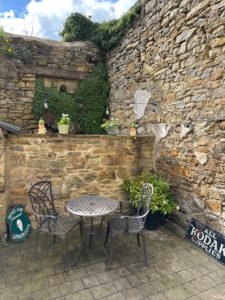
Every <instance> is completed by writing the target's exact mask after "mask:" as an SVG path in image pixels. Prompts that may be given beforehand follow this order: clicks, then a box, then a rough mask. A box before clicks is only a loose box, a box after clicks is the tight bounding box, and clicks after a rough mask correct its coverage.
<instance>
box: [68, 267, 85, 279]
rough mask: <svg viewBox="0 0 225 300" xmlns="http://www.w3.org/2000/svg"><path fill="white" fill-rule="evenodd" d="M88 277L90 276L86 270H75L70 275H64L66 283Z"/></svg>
mask: <svg viewBox="0 0 225 300" xmlns="http://www.w3.org/2000/svg"><path fill="white" fill-rule="evenodd" d="M86 276H88V274H87V271H86V270H85V268H73V269H71V270H70V271H69V272H68V273H65V274H64V278H65V280H66V281H73V280H76V279H79V278H82V277H86Z"/></svg>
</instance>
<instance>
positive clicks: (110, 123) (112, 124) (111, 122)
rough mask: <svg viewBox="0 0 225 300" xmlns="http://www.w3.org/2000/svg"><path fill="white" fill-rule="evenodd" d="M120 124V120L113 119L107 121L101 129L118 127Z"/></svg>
mask: <svg viewBox="0 0 225 300" xmlns="http://www.w3.org/2000/svg"><path fill="white" fill-rule="evenodd" d="M118 126H119V124H118V119H114V118H111V119H109V120H106V121H105V122H104V123H103V124H102V125H101V127H102V128H104V129H108V128H110V127H118Z"/></svg>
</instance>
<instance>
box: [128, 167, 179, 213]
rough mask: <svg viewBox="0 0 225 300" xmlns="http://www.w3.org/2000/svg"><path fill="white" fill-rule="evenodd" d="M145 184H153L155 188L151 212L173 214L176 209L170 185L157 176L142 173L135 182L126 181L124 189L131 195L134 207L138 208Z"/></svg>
mask: <svg viewBox="0 0 225 300" xmlns="http://www.w3.org/2000/svg"><path fill="white" fill-rule="evenodd" d="M144 183H151V184H152V185H153V187H154V193H153V198H152V201H151V204H150V211H151V212H156V211H160V212H161V213H162V214H164V215H167V214H171V213H172V212H173V210H174V209H175V208H176V203H175V200H174V195H173V193H172V191H171V189H170V186H169V183H168V182H167V181H166V180H165V179H164V178H162V177H161V176H159V175H157V174H152V173H146V172H145V173H142V174H141V175H139V176H136V177H135V178H134V179H133V180H128V179H125V180H124V182H123V189H124V190H125V191H126V192H128V193H129V194H130V201H131V202H132V204H133V206H134V207H138V203H139V201H140V199H141V188H142V186H143V184H144Z"/></svg>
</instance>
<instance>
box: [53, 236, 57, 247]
mask: <svg viewBox="0 0 225 300" xmlns="http://www.w3.org/2000/svg"><path fill="white" fill-rule="evenodd" d="M55 240H56V235H53V245H55Z"/></svg>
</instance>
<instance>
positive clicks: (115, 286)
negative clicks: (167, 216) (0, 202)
mask: <svg viewBox="0 0 225 300" xmlns="http://www.w3.org/2000/svg"><path fill="white" fill-rule="evenodd" d="M34 236H35V235H34V233H32V234H31V236H30V237H29V239H28V240H26V241H24V242H21V243H18V244H9V245H6V244H4V243H3V242H0V299H1V300H8V299H10V300H11V299H34V300H35V299H64V300H72V299H75V300H89V299H90V300H93V299H104V300H106V299H108V300H114V299H116V300H123V299H129V300H136V299H152V300H183V299H189V300H219V299H220V300H223V299H225V266H223V265H221V264H219V263H218V262H216V261H215V260H214V259H212V258H210V257H209V256H207V255H206V254H204V253H202V252H201V251H199V250H198V249H196V248H195V247H193V246H192V245H191V244H190V243H189V242H187V241H185V240H184V239H182V238H179V237H178V236H176V235H174V233H172V232H171V231H169V230H168V229H166V228H165V227H161V228H160V229H159V230H157V231H148V232H147V241H148V252H149V260H150V267H149V268H147V267H144V265H143V249H142V248H138V246H137V243H136V238H135V237H129V238H126V239H118V240H117V242H116V244H115V256H114V260H113V265H112V270H110V271H106V269H105V251H104V248H103V246H102V245H103V235H102V236H95V237H94V242H93V246H92V248H91V249H89V248H87V250H86V251H84V252H83V253H82V255H81V256H80V258H79V260H78V263H77V266H76V267H75V268H70V269H69V272H68V273H67V274H65V273H64V272H63V263H62V244H61V241H60V240H58V241H56V244H55V245H53V243H52V238H51V237H49V236H48V235H46V234H41V238H40V247H39V250H38V255H35V252H34ZM76 243H78V232H77V231H74V233H71V236H70V243H69V253H68V258H69V259H70V260H72V258H73V254H74V252H73V251H74V249H73V246H74V244H76Z"/></svg>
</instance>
